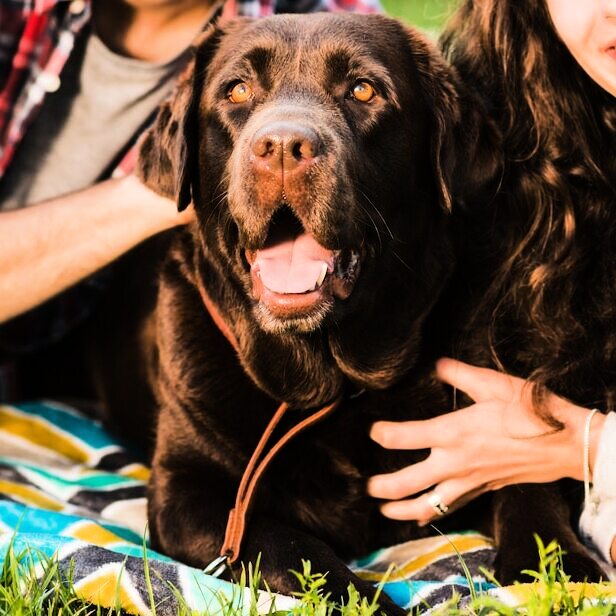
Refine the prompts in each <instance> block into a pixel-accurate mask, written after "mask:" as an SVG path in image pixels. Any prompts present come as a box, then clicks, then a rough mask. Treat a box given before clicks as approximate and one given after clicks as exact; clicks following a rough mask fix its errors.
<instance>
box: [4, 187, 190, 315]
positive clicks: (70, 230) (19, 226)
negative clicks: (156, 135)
mask: <svg viewBox="0 0 616 616" xmlns="http://www.w3.org/2000/svg"><path fill="white" fill-rule="evenodd" d="M185 220H186V219H185V218H181V217H179V216H178V215H177V213H176V212H175V210H174V206H173V203H171V202H170V201H169V200H167V199H164V198H163V197H159V196H158V195H155V194H154V193H153V192H152V191H150V190H149V189H148V188H146V187H145V186H143V185H142V184H141V183H140V182H139V181H138V180H137V179H136V178H134V177H127V178H124V179H121V180H108V181H105V182H101V183H100V184H98V185H96V186H93V187H91V188H88V189H85V190H83V191H80V192H77V193H73V194H71V195H67V196H63V197H60V198H57V199H53V200H50V201H47V202H45V203H41V204H39V205H35V206H32V207H29V208H25V209H21V210H14V211H10V212H0V322H3V321H6V320H8V319H10V318H12V317H14V316H17V315H18V314H20V313H22V312H24V311H26V310H29V309H30V308H33V307H35V306H37V305H38V304H40V303H42V302H43V301H45V300H46V299H49V298H50V297H52V296H54V295H56V294H57V293H59V292H60V291H62V290H64V289H66V288H67V287H69V286H71V285H73V284H74V283H76V282H78V281H79V280H81V279H83V278H84V277H86V276H88V275H89V274H92V273H93V272H95V271H96V270H98V269H100V268H101V267H103V266H105V265H107V264H108V263H110V262H111V261H113V260H114V259H115V258H116V257H118V256H119V255H121V254H122V253H124V252H126V251H127V250H129V249H130V248H132V247H133V246H135V245H136V244H138V243H139V242H141V241H142V240H144V239H145V238H147V237H149V236H151V235H154V234H155V233H157V232H159V231H163V230H165V229H168V228H171V227H173V226H175V225H177V224H179V223H181V222H185Z"/></svg>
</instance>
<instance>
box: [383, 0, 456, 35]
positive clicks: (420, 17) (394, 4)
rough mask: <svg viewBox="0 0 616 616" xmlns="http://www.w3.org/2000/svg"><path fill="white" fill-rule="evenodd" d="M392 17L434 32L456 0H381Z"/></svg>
mask: <svg viewBox="0 0 616 616" xmlns="http://www.w3.org/2000/svg"><path fill="white" fill-rule="evenodd" d="M381 2H382V4H383V8H384V9H385V10H386V11H387V13H389V14H390V15H393V16H394V17H399V18H401V19H403V20H404V21H406V22H408V23H410V24H412V25H414V26H419V27H420V28H422V29H424V30H427V31H429V32H431V33H436V32H438V30H439V29H440V28H441V26H442V25H443V23H444V22H445V20H446V19H447V17H448V16H449V15H451V13H452V12H453V10H454V9H455V8H456V6H457V5H458V0H381Z"/></svg>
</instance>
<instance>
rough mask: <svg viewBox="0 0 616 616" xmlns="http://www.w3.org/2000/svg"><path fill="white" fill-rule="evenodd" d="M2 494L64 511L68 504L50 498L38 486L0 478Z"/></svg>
mask: <svg viewBox="0 0 616 616" xmlns="http://www.w3.org/2000/svg"><path fill="white" fill-rule="evenodd" d="M0 494H7V495H8V496H11V497H13V498H14V499H15V500H18V501H20V502H21V503H24V504H25V505H34V506H36V507H40V508H41V509H49V510H51V511H62V510H63V509H64V508H65V506H66V505H65V503H61V502H60V501H56V500H53V499H51V498H49V497H48V496H46V495H44V494H43V493H42V492H40V491H39V490H37V489H36V488H33V487H31V486H25V485H23V484H20V483H14V482H12V481H6V480H0Z"/></svg>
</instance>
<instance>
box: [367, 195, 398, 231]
mask: <svg viewBox="0 0 616 616" xmlns="http://www.w3.org/2000/svg"><path fill="white" fill-rule="evenodd" d="M358 190H359V192H360V193H361V195H362V196H363V198H364V199H365V200H366V201H367V202H368V203H369V204H370V205H371V206H372V208H373V209H374V211H375V212H376V213H377V214H378V216H379V218H380V219H381V221H382V222H383V225H384V226H385V229H386V230H387V233H389V237H391V239H392V240H395V239H396V238H395V236H394V234H393V232H392V230H391V228H390V227H389V225H388V224H387V221H386V220H385V217H384V216H383V214H382V213H381V210H379V208H378V207H377V206H376V205H375V204H374V203H373V201H372V199H370V197H369V196H368V195H367V194H366V193H365V192H364V191H363V190H362V189H361V188H358Z"/></svg>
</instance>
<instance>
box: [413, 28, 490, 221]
mask: <svg viewBox="0 0 616 616" xmlns="http://www.w3.org/2000/svg"><path fill="white" fill-rule="evenodd" d="M408 36H409V38H410V49H411V53H412V56H413V64H414V67H415V70H416V73H417V75H418V78H419V80H420V81H421V85H422V87H421V88H420V90H421V92H422V93H423V96H424V97H425V101H424V103H425V108H426V111H427V113H428V115H429V117H431V124H432V125H431V127H430V129H431V139H430V143H431V152H430V156H431V159H432V167H433V169H434V171H435V175H436V180H437V187H436V188H437V191H438V194H439V197H440V202H441V204H442V205H443V207H444V208H445V209H446V210H448V211H450V210H451V209H452V206H453V203H454V202H455V203H456V204H463V203H465V202H467V201H473V200H474V199H478V198H480V195H482V194H483V192H484V191H485V190H486V189H487V188H489V187H492V186H493V184H494V181H495V180H496V178H497V177H498V176H499V174H500V170H501V168H502V153H501V148H500V138H499V132H498V130H497V128H496V125H495V124H494V122H492V121H491V120H490V119H489V118H488V114H487V113H486V112H484V111H483V106H482V104H481V101H479V100H478V98H477V97H475V96H473V95H472V94H471V92H470V90H469V89H468V88H467V87H466V86H464V85H463V84H462V83H461V81H460V79H459V77H458V75H457V72H456V71H455V69H454V68H453V67H451V66H450V65H449V64H448V63H447V61H446V60H445V58H444V57H443V56H442V55H441V54H440V52H439V51H438V49H437V48H436V46H435V45H433V44H432V43H431V42H429V41H427V40H426V38H425V37H424V35H423V34H420V33H418V32H416V31H414V30H409V31H408Z"/></svg>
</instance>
